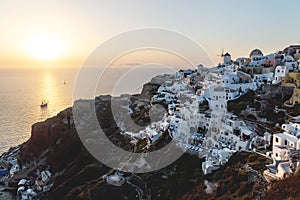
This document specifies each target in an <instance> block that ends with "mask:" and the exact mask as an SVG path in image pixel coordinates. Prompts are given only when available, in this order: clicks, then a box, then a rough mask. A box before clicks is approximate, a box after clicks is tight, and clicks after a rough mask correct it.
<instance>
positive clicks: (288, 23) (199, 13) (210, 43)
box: [0, 0, 300, 66]
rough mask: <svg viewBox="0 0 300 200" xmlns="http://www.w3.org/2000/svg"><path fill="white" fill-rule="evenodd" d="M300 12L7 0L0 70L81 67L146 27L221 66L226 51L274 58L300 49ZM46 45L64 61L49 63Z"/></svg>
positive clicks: (139, 1)
mask: <svg viewBox="0 0 300 200" xmlns="http://www.w3.org/2000/svg"><path fill="white" fill-rule="evenodd" d="M299 8H300V1H298V0H290V1H282V0H280V1H279V0H264V1H262V0H252V1H241V0H219V1H216V0H210V1H208V0H206V1H201V0H188V1H182V0H181V1H179V0H152V1H146V0H126V1H122V0H118V1H114V0H109V1H101V0H95V1H88V0H85V1H79V0H69V1H67V0H56V1H55V0H52V1H41V0H36V1H33V0H26V1H21V0H20V1H14V0H7V1H6V0H0V25H1V31H0V66H11V65H20V66H30V65H32V64H34V63H37V62H38V63H43V64H45V65H46V64H47V63H64V64H66V65H75V66H79V65H80V64H81V63H82V62H83V61H84V60H85V58H86V57H87V56H88V55H89V53H90V52H91V51H93V49H94V48H96V47H97V46H98V45H99V44H101V42H103V41H105V40H107V39H109V38H110V37H112V36H113V35H115V34H118V33H121V32H124V31H128V30H132V29H136V28H141V27H161V28H167V29H172V30H176V31H179V32H180V33H183V34H185V35H187V36H189V37H191V38H193V39H194V40H195V41H197V42H198V43H199V44H201V45H202V46H203V47H204V48H205V49H206V51H207V52H208V54H209V56H210V57H211V58H212V59H213V61H214V62H215V63H218V62H219V61H220V58H218V57H217V54H220V52H221V49H222V48H224V49H225V51H229V52H230V53H231V54H232V56H233V58H236V57H240V56H248V55H249V52H250V51H251V50H252V49H253V48H260V49H261V50H262V51H263V52H264V53H270V52H273V51H276V50H281V49H283V48H284V47H286V46H288V45H290V44H297V43H298V44H299V42H300V26H299ZM45 40H48V43H47V42H46V43H45V45H43V46H44V47H45V46H46V47H47V48H48V50H49V49H51V48H53V51H55V52H56V53H57V54H58V55H53V57H55V58H56V59H51V58H50V59H48V61H42V59H41V58H42V57H43V56H44V57H45V55H41V52H37V51H39V45H41V44H43V42H44V41H45ZM49 41H50V42H49ZM39 53H40V54H39Z"/></svg>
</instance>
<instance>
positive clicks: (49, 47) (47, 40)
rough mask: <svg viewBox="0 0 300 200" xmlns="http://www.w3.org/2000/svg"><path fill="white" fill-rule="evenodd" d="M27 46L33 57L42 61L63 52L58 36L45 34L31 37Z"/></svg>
mask: <svg viewBox="0 0 300 200" xmlns="http://www.w3.org/2000/svg"><path fill="white" fill-rule="evenodd" d="M27 48H28V50H29V53H30V54H31V55H32V56H33V57H35V58H37V59H39V60H44V61H50V60H54V59H57V58H59V57H61V56H62V53H63V44H62V42H61V41H60V40H59V39H58V38H55V37H51V36H46V35H45V36H35V37H31V38H30V39H29V40H28V44H27Z"/></svg>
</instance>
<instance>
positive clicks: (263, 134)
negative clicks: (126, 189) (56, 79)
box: [0, 45, 300, 199]
mask: <svg viewBox="0 0 300 200" xmlns="http://www.w3.org/2000/svg"><path fill="white" fill-rule="evenodd" d="M222 58H223V63H220V64H219V65H218V66H217V67H213V68H207V67H205V66H203V65H199V66H198V68H197V69H182V70H180V71H178V72H176V73H175V74H164V75H159V76H156V77H154V78H153V79H152V80H151V82H152V83H158V84H159V85H160V87H159V88H158V91H157V92H156V94H155V95H154V96H152V98H151V102H150V104H151V106H153V105H157V104H162V105H165V106H166V107H167V112H166V113H165V114H164V115H163V117H162V118H161V119H159V120H156V121H154V122H152V123H151V124H150V125H149V126H147V127H145V128H144V129H142V130H139V131H138V132H133V131H129V130H126V128H124V129H123V130H122V126H123V125H122V124H118V127H120V129H121V133H120V134H122V135H124V136H126V137H129V138H130V139H131V143H132V144H135V143H137V141H138V140H141V139H145V138H146V140H147V145H146V146H145V148H150V147H151V145H152V144H153V143H154V142H155V141H157V140H159V139H160V138H161V135H162V134H163V133H168V134H169V136H170V137H171V138H172V139H173V140H174V141H176V144H177V145H178V147H180V148H182V149H183V150H184V151H186V152H188V153H191V154H196V155H198V156H199V157H200V158H205V161H204V162H202V166H199V167H201V168H202V171H203V173H204V174H209V173H212V172H213V171H215V170H217V169H219V168H220V167H221V166H223V165H224V164H225V163H226V162H227V161H228V160H229V158H230V157H231V155H232V154H233V153H235V152H237V151H247V152H255V153H257V154H259V155H262V156H265V157H266V158H268V159H269V160H270V163H272V164H266V167H267V170H265V171H264V172H263V176H264V178H265V179H266V181H268V182H273V181H276V180H280V179H284V178H286V177H288V176H289V175H291V174H293V173H295V172H296V171H297V170H298V169H299V168H300V165H299V164H300V111H299V113H298V114H297V112H295V113H296V114H295V113H292V114H291V113H290V112H287V111H288V110H289V111H290V110H297V109H299V110H300V107H299V108H298V106H299V105H300V71H299V67H300V66H299V63H300V45H291V46H289V47H287V48H285V49H284V50H282V51H279V52H277V53H272V54H268V55H264V54H263V53H262V51H261V50H259V49H254V50H253V51H251V52H250V55H249V57H247V58H238V59H236V60H232V57H231V55H230V54H229V53H226V54H222ZM123 97H126V96H123ZM121 98H122V97H121ZM241 99H242V100H241ZM271 100H272V101H277V103H276V105H272V104H270V102H271ZM247 102H250V103H247ZM278 102H279V103H278ZM270 107H271V110H270ZM268 109H269V110H268ZM73 111H74V110H73ZM128 112H129V113H132V112H133V111H132V110H131V108H130V107H128ZM120 123H121V122H120ZM57 142H59V141H57ZM18 151H19V147H16V148H14V149H12V150H11V151H9V152H8V153H7V154H4V155H3V156H2V158H1V160H0V161H1V163H0V164H1V166H3V167H4V168H3V169H1V170H0V175H1V180H0V181H1V182H3V183H6V180H7V179H8V178H9V177H15V178H16V176H18V174H20V173H18V172H19V171H20V170H24V169H21V168H20V166H19V164H18V161H17V159H16V155H17V154H18ZM41 157H42V156H41ZM40 162H42V160H40ZM30 168H33V166H29V167H28V166H27V168H26V170H29V169H30ZM50 171H51V169H43V170H38V174H39V176H38V178H37V179H36V180H35V181H33V182H32V184H30V185H34V187H28V184H29V183H28V180H27V179H24V178H22V179H20V181H19V183H18V190H17V192H18V194H19V196H20V197H21V199H34V198H35V197H36V196H37V195H38V194H39V193H42V192H47V191H49V190H50V188H51V186H52V185H53V182H52V181H51V172H50ZM105 178H106V181H107V183H108V184H112V185H116V186H119V185H122V184H123V183H124V180H125V179H123V178H122V176H121V175H120V176H119V175H118V174H115V175H112V176H107V177H105ZM6 184H7V183H6ZM23 197H24V198H23Z"/></svg>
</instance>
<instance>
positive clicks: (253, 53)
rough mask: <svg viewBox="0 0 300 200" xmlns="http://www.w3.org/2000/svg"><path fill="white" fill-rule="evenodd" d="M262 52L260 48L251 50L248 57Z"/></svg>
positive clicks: (259, 54) (261, 54) (260, 54)
mask: <svg viewBox="0 0 300 200" xmlns="http://www.w3.org/2000/svg"><path fill="white" fill-rule="evenodd" d="M263 55H264V54H263V53H262V52H261V50H259V49H254V50H252V51H251V53H250V56H249V57H250V58H252V56H263Z"/></svg>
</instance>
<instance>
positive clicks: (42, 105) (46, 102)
mask: <svg viewBox="0 0 300 200" xmlns="http://www.w3.org/2000/svg"><path fill="white" fill-rule="evenodd" d="M40 106H41V108H46V107H47V106H48V101H45V100H43V101H42V103H41V105H40Z"/></svg>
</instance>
